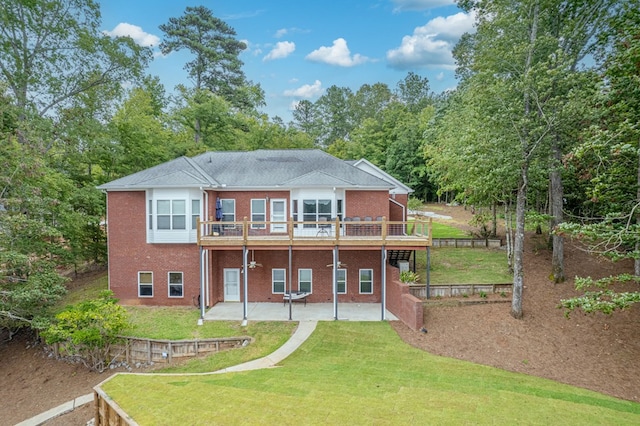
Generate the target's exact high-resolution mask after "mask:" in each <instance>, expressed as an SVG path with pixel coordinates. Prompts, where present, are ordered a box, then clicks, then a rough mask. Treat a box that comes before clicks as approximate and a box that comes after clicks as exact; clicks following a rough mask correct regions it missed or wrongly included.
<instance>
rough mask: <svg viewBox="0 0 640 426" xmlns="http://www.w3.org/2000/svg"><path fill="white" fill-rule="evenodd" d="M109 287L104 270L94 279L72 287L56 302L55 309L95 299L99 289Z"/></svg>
mask: <svg viewBox="0 0 640 426" xmlns="http://www.w3.org/2000/svg"><path fill="white" fill-rule="evenodd" d="M108 289H109V276H108V275H107V274H106V272H105V273H104V274H103V275H101V276H99V277H98V278H96V279H95V280H93V281H91V282H89V283H87V284H84V285H82V286H78V287H75V288H72V289H71V290H69V292H67V294H65V295H64V296H63V297H62V299H60V301H59V302H58V303H57V304H56V306H55V311H61V310H62V309H64V308H65V307H67V306H69V305H75V304H76V303H79V302H84V301H86V300H91V299H96V298H97V297H98V295H99V294H100V292H101V291H103V290H108Z"/></svg>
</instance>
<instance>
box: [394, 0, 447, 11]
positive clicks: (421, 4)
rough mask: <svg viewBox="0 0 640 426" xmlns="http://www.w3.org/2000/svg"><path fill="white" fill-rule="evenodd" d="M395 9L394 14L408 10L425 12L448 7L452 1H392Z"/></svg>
mask: <svg viewBox="0 0 640 426" xmlns="http://www.w3.org/2000/svg"><path fill="white" fill-rule="evenodd" d="M393 3H394V4H395V5H396V7H395V8H394V9H393V11H394V12H404V11H409V10H427V9H434V8H436V7H440V6H450V5H452V4H453V3H454V1H453V0H393Z"/></svg>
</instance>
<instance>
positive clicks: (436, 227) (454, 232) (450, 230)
mask: <svg viewBox="0 0 640 426" xmlns="http://www.w3.org/2000/svg"><path fill="white" fill-rule="evenodd" d="M431 234H432V235H431V238H470V235H469V233H468V232H466V231H463V230H462V229H460V228H456V227H455V226H451V225H446V224H444V223H439V222H431Z"/></svg>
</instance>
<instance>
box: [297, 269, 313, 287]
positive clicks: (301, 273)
mask: <svg viewBox="0 0 640 426" xmlns="http://www.w3.org/2000/svg"><path fill="white" fill-rule="evenodd" d="M311 290H313V283H312V273H311V269H298V291H303V292H305V293H311V292H312V291H311Z"/></svg>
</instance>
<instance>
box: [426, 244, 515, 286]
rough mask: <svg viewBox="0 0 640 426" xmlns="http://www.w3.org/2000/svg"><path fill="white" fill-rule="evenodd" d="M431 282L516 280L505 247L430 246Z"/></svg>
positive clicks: (506, 281)
mask: <svg viewBox="0 0 640 426" xmlns="http://www.w3.org/2000/svg"><path fill="white" fill-rule="evenodd" d="M430 278H431V283H432V284H497V283H508V282H511V281H513V275H512V274H511V273H509V268H508V267H507V257H506V253H505V252H504V250H497V249H478V248H453V247H439V248H433V249H431V275H430Z"/></svg>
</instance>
